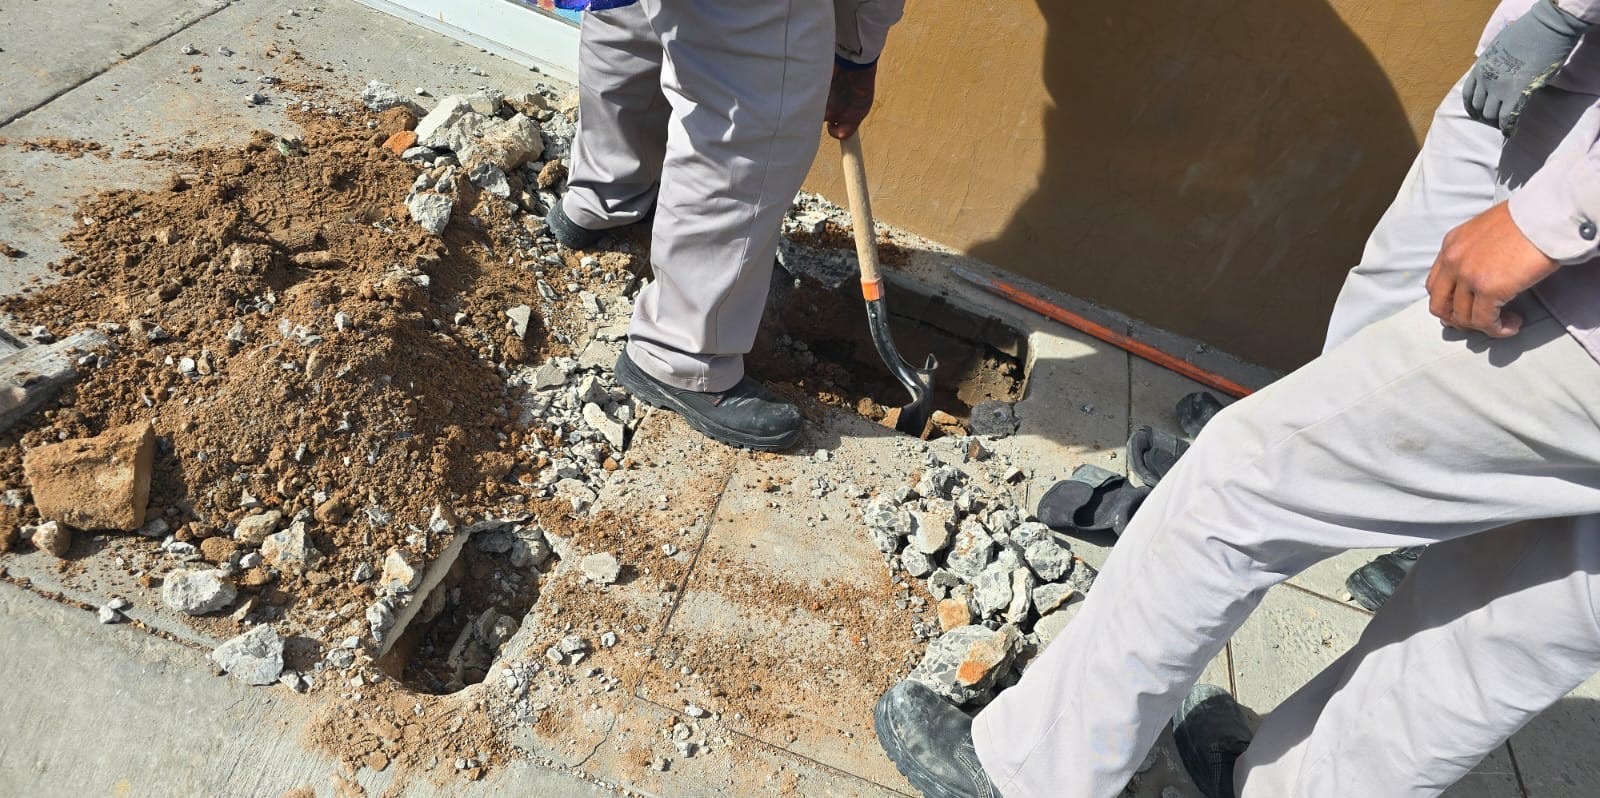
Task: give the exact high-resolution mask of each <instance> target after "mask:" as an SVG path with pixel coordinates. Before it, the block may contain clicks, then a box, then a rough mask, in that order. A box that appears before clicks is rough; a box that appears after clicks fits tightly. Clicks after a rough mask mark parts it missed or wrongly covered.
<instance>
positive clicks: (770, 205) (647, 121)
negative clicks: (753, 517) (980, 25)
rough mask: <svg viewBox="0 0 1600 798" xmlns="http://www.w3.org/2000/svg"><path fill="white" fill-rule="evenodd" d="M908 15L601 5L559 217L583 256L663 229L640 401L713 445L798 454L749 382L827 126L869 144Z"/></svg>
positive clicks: (891, 4)
mask: <svg viewBox="0 0 1600 798" xmlns="http://www.w3.org/2000/svg"><path fill="white" fill-rule="evenodd" d="M901 6H902V0H747V1H746V2H737V3H727V2H712V0H684V1H683V2H667V1H666V0H620V2H619V0H605V2H601V0H593V2H590V3H589V4H588V11H587V12H586V14H585V16H584V20H583V25H582V45H581V50H580V62H579V74H578V85H579V117H578V132H577V136H576V139H575V141H574V144H573V153H572V168H571V173H570V176H569V178H568V186H569V190H568V193H567V194H566V196H565V197H563V198H562V200H561V201H560V202H559V203H558V204H557V205H556V207H554V208H552V209H551V212H550V214H549V215H548V217H547V221H548V222H549V225H550V228H551V231H552V232H553V233H554V234H555V236H556V238H557V240H558V241H560V242H561V243H562V244H564V245H566V246H568V247H571V248H575V249H582V248H586V247H589V246H592V245H593V244H594V243H595V242H596V241H598V240H599V239H600V238H601V236H602V235H603V234H604V233H605V232H606V231H609V230H614V229H616V228H619V227H623V226H626V225H630V224H633V223H636V222H641V221H644V220H646V219H650V218H651V214H652V212H653V214H654V216H653V221H652V222H651V225H652V226H651V237H650V265H651V268H652V271H653V278H654V279H652V280H651V281H650V283H649V284H648V285H647V286H646V287H645V288H644V290H643V291H642V292H641V293H640V295H639V298H638V303H637V306H636V307H635V310H634V315H633V323H632V325H631V327H630V328H629V331H628V345H627V349H626V351H625V352H624V354H623V355H622V357H621V358H620V359H619V360H618V362H617V378H618V381H619V382H621V383H622V384H623V386H624V387H626V388H628V389H629V390H630V391H632V392H633V393H634V394H635V395H636V396H638V397H639V398H641V399H643V400H644V401H646V402H649V403H650V404H653V405H657V406H661V407H667V408H670V409H672V410H675V411H677V412H679V413H681V414H682V415H683V416H684V417H685V419H686V420H687V421H688V422H689V423H690V424H692V425H693V426H694V427H696V428H697V429H699V430H700V431H701V432H704V433H705V434H707V435H709V436H710V437H712V438H715V439H717V440H720V441H723V442H725V443H730V444H734V445H738V446H746V447H750V448H755V449H782V448H786V447H788V446H789V445H791V444H792V443H793V442H794V441H795V439H796V437H797V436H798V435H799V432H800V428H801V417H800V414H799V412H798V411H797V410H796V409H795V408H794V407H793V406H792V405H790V404H788V403H786V402H784V401H782V400H781V399H778V398H777V397H775V396H773V395H772V394H771V393H769V392H768V391H766V389H765V388H763V387H762V386H761V385H760V384H758V383H756V382H755V381H754V380H751V379H749V378H748V377H746V376H745V372H744V355H745V353H747V352H749V351H750V349H751V347H752V346H753V345H754V343H755V336H756V330H757V328H758V326H759V325H760V322H761V315H762V311H763V310H764V308H765V306H766V300H767V291H768V288H769V281H770V279H771V273H772V265H773V261H774V258H775V257H776V254H777V248H778V233H779V230H780V228H781V226H782V222H783V216H784V214H785V213H786V212H787V211H788V209H789V207H790V205H791V204H792V203H793V201H794V197H795V193H796V192H797V191H798V190H799V189H800V184H801V181H802V180H803V179H804V177H805V175H806V172H807V170H808V169H809V168H810V166H811V161H812V158H813V157H814V156H815V155H816V152H817V146H818V143H819V132H818V127H819V125H820V124H821V123H822V122H823V121H824V118H826V121H827V122H828V126H827V129H828V132H829V133H830V134H831V135H832V136H834V137H835V138H846V137H848V136H850V135H853V134H854V131H855V128H856V125H857V124H858V123H859V122H860V121H861V119H862V118H863V117H865V116H866V113H867V110H868V109H869V108H870V107H871V104H872V93H873V86H874V82H875V75H876V64H877V59H878V55H879V53H880V52H881V50H882V49H883V45H884V40H885V38H886V37H887V35H888V30H889V27H890V26H891V25H892V24H893V23H894V22H895V21H896V20H897V19H899V17H900V12H901Z"/></svg>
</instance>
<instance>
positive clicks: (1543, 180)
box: [1510, 102, 1600, 264]
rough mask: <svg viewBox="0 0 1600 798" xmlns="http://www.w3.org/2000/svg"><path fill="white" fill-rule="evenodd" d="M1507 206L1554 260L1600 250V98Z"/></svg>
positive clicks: (1590, 255)
mask: <svg viewBox="0 0 1600 798" xmlns="http://www.w3.org/2000/svg"><path fill="white" fill-rule="evenodd" d="M1510 211H1511V218H1512V220H1514V221H1515V222H1516V223H1517V227H1518V228H1519V229H1521V230H1522V234H1523V235H1525V236H1527V237H1528V240H1529V241H1531V242H1533V245H1534V246H1536V247H1538V248H1539V249H1540V250H1541V251H1543V252H1544V254H1546V255H1548V256H1550V257H1551V258H1554V259H1555V260H1558V261H1560V262H1562V263H1568V264H1570V263H1576V262H1579V261H1584V260H1588V259H1590V258H1593V257H1595V256H1596V255H1597V254H1600V246H1597V245H1600V230H1597V226H1600V102H1597V103H1596V104H1595V105H1593V106H1591V107H1590V108H1589V110H1588V111H1587V112H1586V113H1585V114H1584V115H1583V116H1582V117H1580V118H1579V119H1578V122H1577V124H1575V125H1573V126H1572V130H1571V132H1569V133H1568V134H1567V137H1566V138H1565V139H1564V140H1562V142H1561V145H1560V146H1558V147H1557V148H1556V150H1555V151H1554V152H1552V153H1551V154H1550V157H1549V159H1547V160H1546V161H1545V164H1544V166H1543V167H1541V168H1540V169H1539V171H1538V172H1536V173H1534V175H1533V177H1531V178H1529V180H1528V182H1527V183H1526V184H1524V185H1523V186H1522V187H1521V188H1519V189H1517V190H1516V191H1515V192H1514V193H1513V194H1512V195H1511V200H1510Z"/></svg>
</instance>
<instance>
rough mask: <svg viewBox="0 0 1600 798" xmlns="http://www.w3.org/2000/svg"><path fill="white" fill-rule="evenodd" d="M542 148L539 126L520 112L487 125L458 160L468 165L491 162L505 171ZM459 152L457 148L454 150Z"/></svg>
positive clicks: (512, 168)
mask: <svg viewBox="0 0 1600 798" xmlns="http://www.w3.org/2000/svg"><path fill="white" fill-rule="evenodd" d="M543 150H544V140H543V139H542V138H541V137H540V136H539V126H538V125H537V124H535V123H534V121H533V120H532V119H529V118H528V117H525V116H523V115H521V114H518V115H516V116H513V117H511V118H510V119H505V120H501V121H500V122H499V123H498V124H494V125H492V126H489V127H488V128H487V129H486V130H484V132H483V137H482V138H480V139H478V141H477V143H476V144H475V145H473V147H472V150H471V152H470V153H469V154H468V155H467V157H466V158H463V160H462V162H463V163H466V164H470V165H476V164H480V163H488V164H493V165H494V166H497V167H499V168H500V169H502V170H504V171H505V172H510V171H512V170H514V169H516V168H517V167H519V166H521V165H522V164H523V163H524V162H525V161H527V160H528V159H530V158H537V157H539V154H540V153H541V152H542V151H543ZM458 152H459V150H458Z"/></svg>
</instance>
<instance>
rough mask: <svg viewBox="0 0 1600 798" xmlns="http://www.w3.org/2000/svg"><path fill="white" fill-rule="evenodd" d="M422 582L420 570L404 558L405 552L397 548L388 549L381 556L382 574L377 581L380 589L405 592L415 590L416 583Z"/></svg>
mask: <svg viewBox="0 0 1600 798" xmlns="http://www.w3.org/2000/svg"><path fill="white" fill-rule="evenodd" d="M421 584H422V572H421V571H420V570H418V569H417V566H416V565H414V564H413V563H412V562H411V561H409V560H408V559H406V555H405V552H403V551H401V550H399V549H389V553H388V554H387V555H385V556H384V558H383V576H382V577H381V578H380V579H379V581H378V589H379V590H380V591H387V592H394V591H400V592H405V593H412V592H415V591H416V589H417V586H418V585H421Z"/></svg>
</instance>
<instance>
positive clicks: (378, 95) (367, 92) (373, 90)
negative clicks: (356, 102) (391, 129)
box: [361, 80, 411, 111]
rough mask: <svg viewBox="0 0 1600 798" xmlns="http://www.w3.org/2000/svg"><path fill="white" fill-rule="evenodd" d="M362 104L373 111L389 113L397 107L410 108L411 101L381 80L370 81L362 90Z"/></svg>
mask: <svg viewBox="0 0 1600 798" xmlns="http://www.w3.org/2000/svg"><path fill="white" fill-rule="evenodd" d="M361 103H362V104H363V105H365V106H367V108H368V109H370V110H373V111H387V110H389V109H390V108H395V107H409V106H410V105H411V99H410V98H409V97H407V96H406V95H404V94H401V93H400V90H399V89H396V88H395V87H393V86H390V85H389V84H387V83H384V82H383V81H381V80H369V81H367V86H366V88H364V89H362V90H361Z"/></svg>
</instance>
